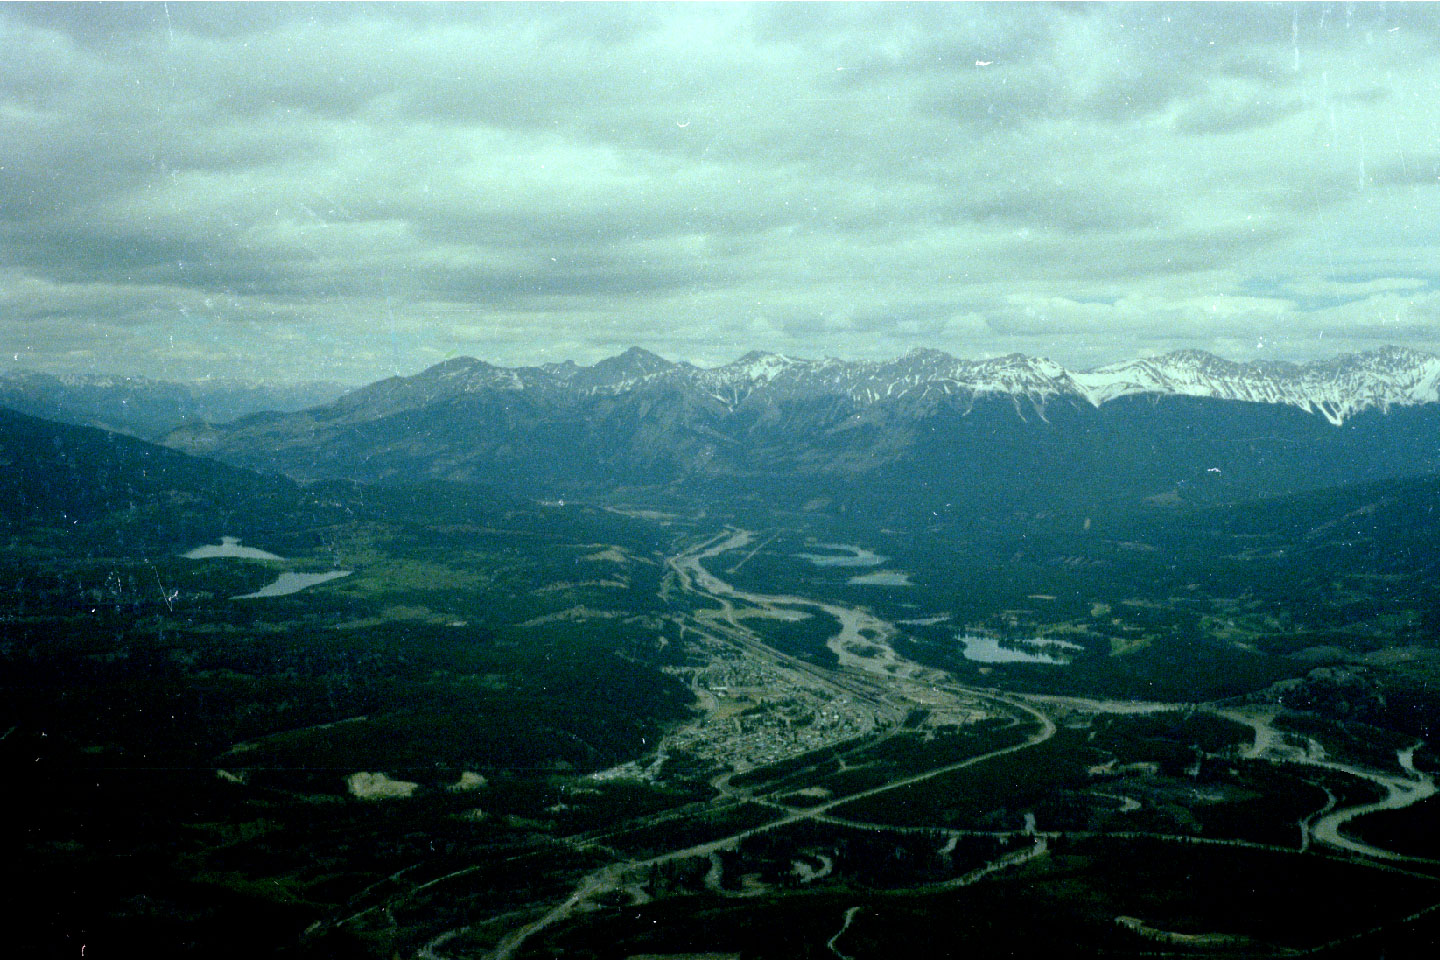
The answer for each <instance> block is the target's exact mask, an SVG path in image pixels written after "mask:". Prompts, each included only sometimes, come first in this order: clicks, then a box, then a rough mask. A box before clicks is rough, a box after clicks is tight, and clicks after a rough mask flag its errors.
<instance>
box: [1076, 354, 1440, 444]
mask: <svg viewBox="0 0 1440 960" xmlns="http://www.w3.org/2000/svg"><path fill="white" fill-rule="evenodd" d="M1073 379H1074V380H1075V382H1076V383H1077V384H1078V385H1079V387H1080V388H1081V389H1082V390H1083V391H1084V392H1085V395H1086V397H1087V399H1089V400H1090V402H1091V403H1094V404H1097V405H1098V404H1101V403H1104V402H1106V401H1107V400H1113V399H1114V398H1116V397H1122V396H1130V395H1133V394H1142V393H1151V394H1169V395H1176V396H1188V397H1214V398H1217V399H1221V400H1240V401H1244V402H1247V403H1281V404H1286V405H1288V406H1293V407H1299V408H1300V409H1301V410H1304V411H1306V412H1307V413H1318V414H1321V415H1322V416H1324V417H1325V419H1327V420H1329V421H1330V422H1331V423H1333V424H1335V425H1336V426H1339V425H1340V424H1342V423H1344V422H1345V420H1346V418H1348V417H1351V416H1354V415H1355V414H1356V413H1359V412H1360V411H1362V410H1366V409H1369V408H1372V407H1375V408H1379V409H1380V410H1388V409H1389V408H1390V407H1391V406H1393V405H1402V406H1403V405H1409V404H1417V403H1435V402H1437V401H1440V357H1435V356H1432V355H1430V354H1425V353H1419V352H1417V351H1414V350H1406V349H1403V348H1399V347H1386V348H1384V349H1381V350H1376V351H1374V352H1372V353H1362V354H1350V355H1347V356H1342V357H1337V358H1335V359H1333V360H1323V361H1315V362H1311V363H1306V364H1294V363H1278V362H1268V363H1233V362H1231V361H1228V360H1222V359H1220V358H1219V357H1216V356H1214V355H1213V354H1209V353H1205V352H1204V351H1200V350H1181V351H1177V352H1175V353H1169V354H1165V355H1164V356H1161V357H1153V358H1151V359H1147V360H1127V361H1125V362H1124V363H1116V364H1111V365H1110V366H1106V367H1101V368H1100V369H1098V370H1094V371H1091V372H1088V373H1080V374H1074V375H1073Z"/></svg>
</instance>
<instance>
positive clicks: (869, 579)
mask: <svg viewBox="0 0 1440 960" xmlns="http://www.w3.org/2000/svg"><path fill="white" fill-rule="evenodd" d="M848 582H849V583H852V584H855V585H857V586H862V587H908V586H910V585H911V584H910V574H908V573H905V572H903V571H901V570H876V571H875V572H874V573H862V574H860V576H858V577H851V578H850V580H849V581H848Z"/></svg>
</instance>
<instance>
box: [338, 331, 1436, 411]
mask: <svg viewBox="0 0 1440 960" xmlns="http://www.w3.org/2000/svg"><path fill="white" fill-rule="evenodd" d="M656 384H666V385H669V386H673V387H678V388H681V389H689V390H693V391H695V392H696V393H697V395H699V396H700V397H703V398H708V399H710V400H713V401H715V402H717V403H719V404H721V405H722V406H724V407H725V408H727V409H729V410H730V411H733V410H734V409H735V408H736V407H737V406H739V404H740V403H741V402H742V401H744V400H746V399H747V398H749V397H751V396H752V395H755V394H757V393H772V394H774V395H775V397H776V398H777V399H779V398H783V399H793V398H794V397H796V396H798V395H815V394H832V395H834V394H839V395H844V396H845V397H847V398H848V399H849V400H850V401H852V402H856V403H859V404H861V405H862V406H863V405H869V404H873V403H877V402H880V401H882V400H886V399H896V400H898V399H911V400H922V401H923V400H925V399H929V398H933V397H938V396H957V395H958V396H962V397H963V396H965V395H967V394H968V395H969V396H971V397H974V396H979V395H983V394H998V395H1008V396H1010V397H1014V398H1019V399H1025V400H1028V401H1030V402H1032V403H1033V404H1035V405H1037V406H1040V407H1043V405H1044V404H1045V403H1046V402H1049V401H1050V400H1052V399H1061V398H1070V399H1076V400H1081V401H1084V402H1086V403H1089V404H1090V405H1092V406H1096V407H1098V406H1101V405H1102V404H1105V403H1108V402H1111V401H1113V400H1116V399H1119V398H1121V397H1127V396H1136V395H1161V396H1189V397H1209V398H1212V399H1217V400H1235V401H1240V402H1247V403H1278V404H1284V405H1287V406H1293V407H1296V408H1299V409H1301V410H1303V411H1305V412H1306V413H1313V414H1318V415H1320V416H1323V417H1324V418H1325V419H1326V420H1328V421H1329V422H1330V423H1332V424H1334V425H1335V426H1341V425H1343V424H1344V422H1345V421H1346V420H1347V419H1348V418H1350V417H1352V416H1354V415H1355V414H1357V413H1359V412H1361V411H1363V410H1367V409H1371V408H1378V409H1380V410H1381V411H1382V412H1383V411H1385V410H1388V409H1389V408H1390V407H1392V406H1408V405H1414V404H1422V403H1436V402H1440V357H1436V356H1433V355H1431V354H1426V353H1421V352H1419V351H1416V350H1411V349H1408V348H1403V347H1382V348H1380V349H1377V350H1374V351H1370V352H1367V353H1359V354H1343V355H1339V356H1336V357H1333V358H1331V359H1328V360H1313V361H1308V362H1305V363H1292V362H1288V361H1273V360H1264V361H1252V362H1248V363H1246V362H1238V361H1231V360H1226V359H1223V358H1221V357H1218V356H1216V355H1214V354H1211V353H1208V352H1205V351H1202V350H1194V349H1186V350H1177V351H1173V352H1171V353H1167V354H1161V355H1158V356H1153V357H1146V358H1139V359H1134V360H1124V361H1119V362H1117V363H1111V364H1106V365H1103V366H1099V367H1096V368H1093V369H1091V370H1084V371H1076V370H1070V369H1068V368H1066V367H1064V366H1063V365H1061V364H1059V363H1057V362H1055V361H1053V360H1050V359H1048V358H1046V357H1031V356H1027V355H1024V354H1019V353H1012V354H1007V355H1004V356H1000V357H994V358H988V359H979V360H971V359H960V358H956V357H954V356H952V355H950V354H948V353H944V352H943V351H940V350H934V349H930V348H917V349H915V350H912V351H910V352H909V353H907V354H905V355H903V356H901V357H897V358H895V359H892V360H837V359H834V358H826V359H822V360H808V359H803V358H796V357H790V356H786V355H784V354H777V353H769V352H765V351H759V350H753V351H750V352H748V353H746V354H744V355H743V356H741V357H740V358H738V359H736V360H733V361H731V362H730V363H727V364H722V365H720V366H715V367H698V366H695V365H693V364H690V363H687V362H684V361H670V360H665V359H664V358H662V357H660V356H658V355H656V354H654V353H651V352H650V351H647V350H644V349H642V348H640V347H631V348H630V349H629V350H627V351H625V352H624V353H621V354H619V355H617V356H614V357H610V358H607V359H605V360H601V361H599V362H598V363H596V364H594V365H593V366H590V367H582V366H577V365H575V364H574V363H563V364H554V363H552V364H545V365H543V366H531V367H524V366H522V367H501V366H496V365H493V364H490V363H488V362H486V361H484V360H478V359H475V358H473V357H456V358H452V359H450V360H446V361H444V362H443V363H440V364H436V365H435V366H432V367H429V368H427V369H425V370H423V371H421V372H419V373H417V374H413V375H411V376H409V377H391V378H389V379H387V380H382V381H379V382H377V383H375V384H371V385H370V386H368V387H361V388H359V389H357V390H355V391H352V393H351V394H350V395H349V397H347V400H349V401H350V405H351V406H352V407H353V408H356V409H358V408H360V407H365V406H369V405H371V404H372V403H373V402H374V401H375V400H376V399H378V398H380V397H381V396H384V397H387V398H389V399H392V400H398V399H400V398H402V397H409V398H411V400H412V401H419V402H422V403H432V402H435V401H436V400H437V399H439V398H440V397H441V396H442V395H445V394H450V395H455V394H458V393H472V392H475V391H478V390H486V389H498V390H516V391H520V390H557V391H573V392H576V393H581V394H591V395H595V394H618V393H622V392H625V391H627V390H632V389H635V388H637V387H639V386H642V385H656Z"/></svg>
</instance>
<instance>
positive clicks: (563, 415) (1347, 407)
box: [167, 349, 1440, 506]
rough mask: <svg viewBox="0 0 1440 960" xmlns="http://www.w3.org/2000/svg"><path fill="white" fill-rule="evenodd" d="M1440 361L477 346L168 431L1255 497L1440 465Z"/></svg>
mask: <svg viewBox="0 0 1440 960" xmlns="http://www.w3.org/2000/svg"><path fill="white" fill-rule="evenodd" d="M1437 384H1440V360H1437V359H1436V358H1434V357H1429V356H1426V355H1423V354H1417V353H1413V352H1410V351H1403V350H1393V349H1391V350H1383V351H1379V352H1376V353H1372V354H1365V355H1360V356H1352V357H1342V358H1339V359H1337V360H1333V361H1327V362H1324V363H1315V364H1304V365H1294V364H1273V363H1267V364H1234V363H1229V362H1227V361H1223V360H1220V359H1218V358H1215V357H1212V356H1210V355H1208V354H1200V353H1197V352H1193V351H1186V352H1181V353H1176V354H1170V355H1167V356H1165V357H1159V358H1154V359H1150V360H1142V361H1134V362H1131V363H1128V364H1119V365H1114V366H1111V367H1107V368H1102V369H1100V370H1097V371H1091V372H1089V373H1072V372H1070V371H1068V370H1066V369H1065V368H1064V367H1062V366H1061V365H1059V364H1057V363H1054V362H1052V361H1049V360H1044V359H1032V358H1026V357H1021V356H1008V357H1000V358H996V359H991V360H979V361H970V360H957V359H955V358H954V357H950V356H948V355H946V354H943V353H940V352H938V351H915V352H913V353H910V354H908V355H906V356H904V357H901V358H898V359H896V360H891V361H885V362H872V361H860V362H844V361H839V360H823V361H806V360H796V359H793V358H788V357H782V356H778V355H774V354H763V353H751V354H747V355H745V356H744V357H741V358H740V359H739V360H737V361H735V362H733V363H730V364H726V365H724V366H720V367H715V368H712V369H701V368H697V367H694V366H691V365H689V364H685V363H671V362H669V361H666V360H664V359H662V358H660V357H657V356H655V355H654V354H650V353H647V352H645V351H643V350H639V349H632V350H630V351H627V352H626V353H624V354H622V355H620V356H618V357H614V358H611V359H610V360H606V361H602V362H600V363H598V364H596V365H595V366H593V367H577V366H575V365H573V364H548V365H546V366H543V367H526V368H517V369H507V368H501V367H495V366H492V365H491V364H488V363H484V362H482V361H478V360H473V359H469V358H459V359H455V360H451V361H447V362H446V363H444V364H440V365H438V366H436V367H432V368H430V369H429V370H426V371H424V372H422V373H420V374H417V375H415V376H412V377H395V378H391V379H388V380H384V381H381V382H379V383H376V384H372V385H370V386H367V387H363V388H361V389H358V390H355V391H352V392H351V393H349V394H347V395H346V396H345V397H342V398H341V399H340V400H338V401H336V402H334V403H332V404H329V405H327V406H323V407H317V408H314V409H312V410H308V411H303V412H300V413H295V414H264V415H258V416H254V417H250V418H247V419H244V420H240V421H237V422H236V423H233V424H229V425H224V426H218V427H212V426H203V427H191V428H185V429H182V430H179V431H176V432H175V433H173V434H171V435H170V436H169V437H168V438H167V443H169V444H171V445H173V446H176V447H178V448H180V449H184V450H187V451H190V452H194V453H199V454H203V455H213V456H216V457H218V458H220V459H223V460H226V461H227V462H231V463H235V464H239V465H242V466H245V467H249V468H253V469H258V470H263V471H269V472H276V473H283V474H286V475H289V476H292V477H295V478H300V479H312V478H326V477H338V478H348V479H355V480H363V481H374V480H382V481H391V482H393V481H399V480H409V479H418V478H422V477H426V478H433V479H443V480H455V481H465V482H476V481H481V482H495V483H504V484H507V485H512V486H513V485H519V486H522V487H534V488H536V489H551V488H559V489H561V490H563V489H567V488H569V489H573V488H575V487H577V486H579V487H584V488H590V489H596V488H605V487H610V486H614V485H654V484H671V483H680V482H684V483H689V484H694V483H709V482H720V483H724V484H729V485H731V486H732V487H733V486H734V485H735V484H740V485H742V486H748V487H755V486H756V485H764V484H773V483H799V484H802V485H803V484H811V485H813V484H815V483H840V484H854V483H857V482H859V483H866V482H878V481H884V482H885V483H886V484H887V485H888V487H889V488H890V489H891V490H892V491H893V492H897V493H898V492H901V491H909V492H910V493H914V492H916V491H928V492H929V493H932V494H934V496H935V497H938V498H940V500H941V502H945V500H946V498H949V499H950V500H953V499H955V498H971V499H975V500H977V502H983V503H985V504H987V505H993V504H1003V503H1006V502H1007V501H1013V502H1015V503H1028V504H1030V505H1032V506H1033V505H1034V504H1037V503H1040V502H1043V501H1046V500H1052V501H1053V500H1054V499H1055V498H1056V497H1061V498H1063V499H1065V500H1087V499H1092V500H1093V499H1099V500H1114V499H1125V500H1133V499H1136V498H1143V497H1153V496H1158V495H1167V494H1170V495H1173V494H1177V493H1178V494H1180V495H1183V496H1186V497H1191V498H1200V499H1213V498H1215V497H1217V496H1218V497H1221V498H1227V497H1233V496H1243V495H1262V494H1269V493H1276V492H1283V491H1285V490H1294V489H1305V488H1314V487H1319V486H1325V485H1331V484H1338V483H1349V482H1356V481H1361V480H1368V479H1379V478H1382V477H1388V476H1401V475H1407V474H1413V473H1420V472H1426V471H1428V470H1434V469H1440V443H1437V441H1436V438H1437V437H1440V403H1436V402H1435V401H1436V399H1437Z"/></svg>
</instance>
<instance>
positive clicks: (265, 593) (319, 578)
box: [235, 570, 354, 600]
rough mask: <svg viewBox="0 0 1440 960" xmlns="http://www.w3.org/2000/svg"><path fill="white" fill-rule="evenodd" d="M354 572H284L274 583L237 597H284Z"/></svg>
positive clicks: (243, 598) (254, 598) (238, 598)
mask: <svg viewBox="0 0 1440 960" xmlns="http://www.w3.org/2000/svg"><path fill="white" fill-rule="evenodd" d="M353 572H354V571H352V570H327V571H326V572H325V573H288V572H287V573H282V574H280V576H279V577H277V578H276V579H275V582H274V583H269V584H266V585H265V586H263V587H261V588H260V589H259V590H256V591H255V592H254V593H244V594H241V595H240V596H238V597H235V599H236V600H260V599H263V598H265V597H284V596H288V595H289V594H292V593H299V592H300V591H301V590H304V589H305V588H306V587H313V586H315V585H316V584H317V583H327V582H328V581H331V580H338V579H339V578H341V577H348V576H350V574H351V573H353Z"/></svg>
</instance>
